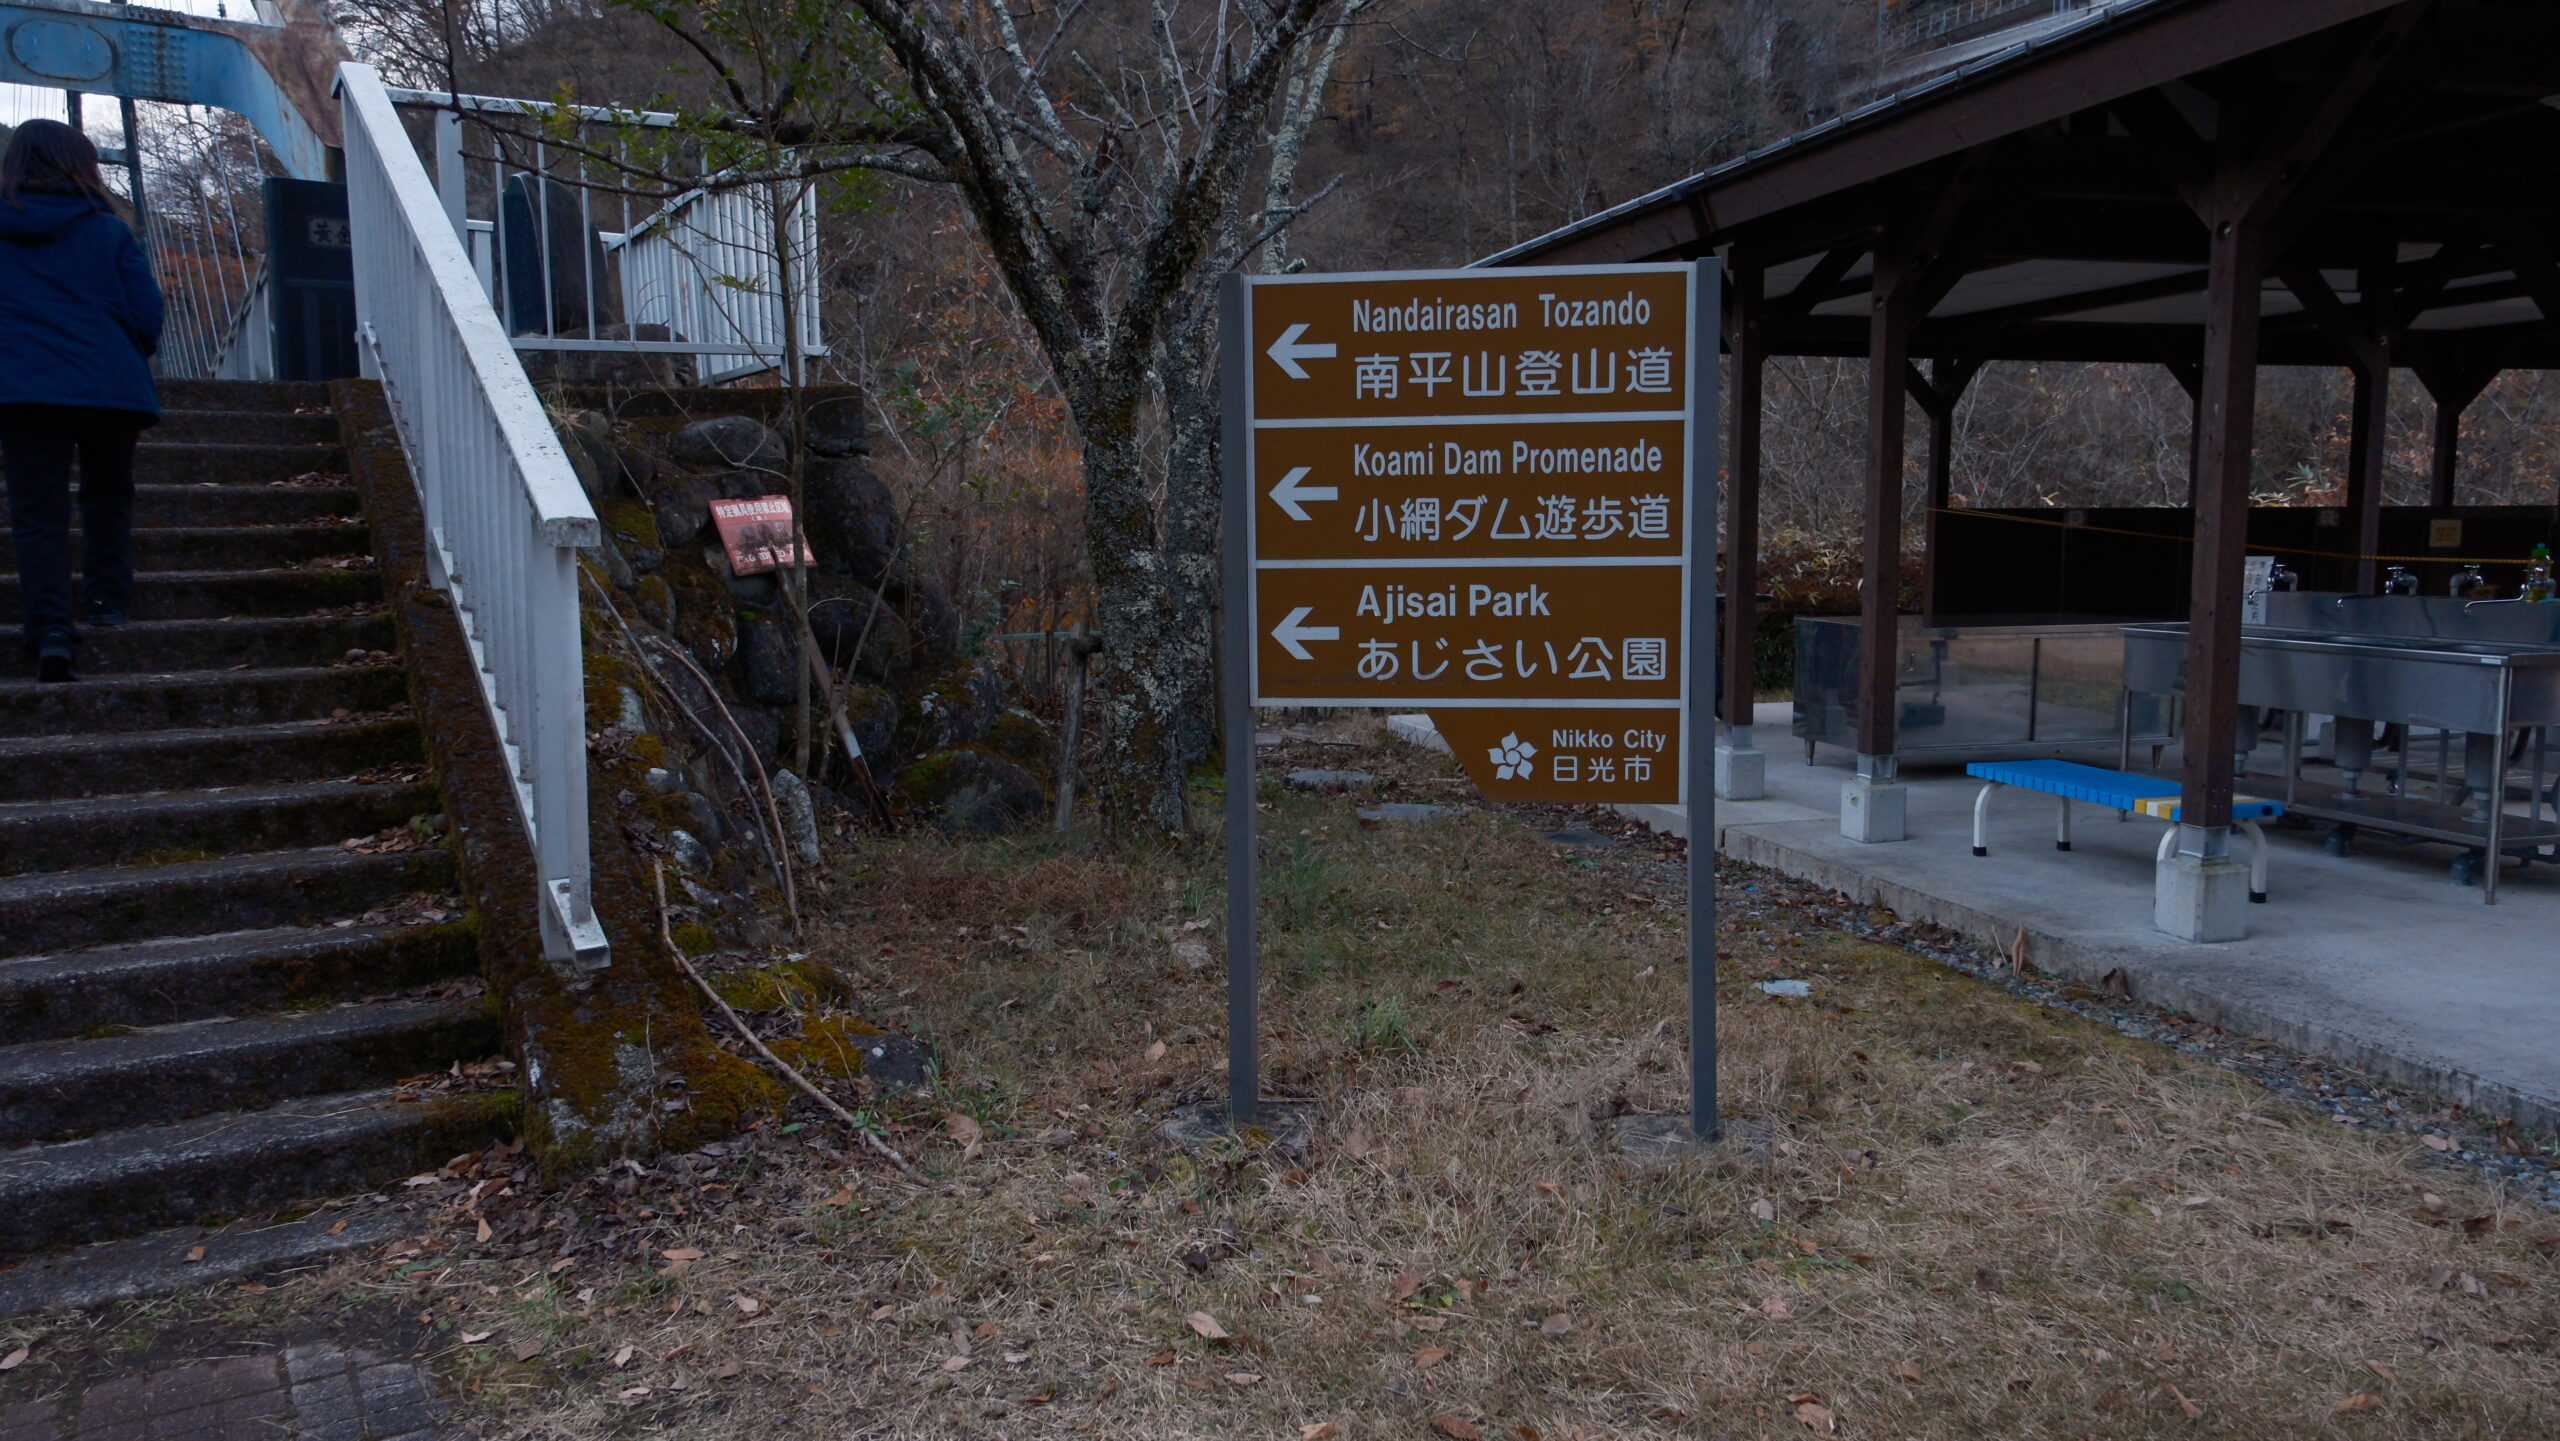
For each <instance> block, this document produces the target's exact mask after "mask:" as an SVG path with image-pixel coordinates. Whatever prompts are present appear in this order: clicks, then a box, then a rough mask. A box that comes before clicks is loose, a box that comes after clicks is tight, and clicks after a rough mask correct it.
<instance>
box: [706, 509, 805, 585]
mask: <svg viewBox="0 0 2560 1441" xmlns="http://www.w3.org/2000/svg"><path fill="white" fill-rule="evenodd" d="M711 523H712V524H713V525H716V526H718V527H719V528H720V544H721V547H722V548H723V549H725V550H727V551H728V552H729V573H730V574H731V575H762V574H763V573H765V572H766V571H769V570H780V569H781V568H782V567H784V566H786V565H789V564H790V563H791V542H792V539H793V534H794V531H795V530H796V529H797V527H795V526H794V525H793V524H792V520H791V497H789V496H787V495H759V496H757V497H756V498H755V499H753V500H715V501H713V502H711ZM799 540H800V563H801V564H802V565H816V564H817V563H818V557H817V556H816V555H815V554H814V553H812V552H811V551H810V549H809V541H808V538H807V537H805V536H802V537H799Z"/></svg>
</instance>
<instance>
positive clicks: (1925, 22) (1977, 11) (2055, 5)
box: [1889, 0, 2096, 46]
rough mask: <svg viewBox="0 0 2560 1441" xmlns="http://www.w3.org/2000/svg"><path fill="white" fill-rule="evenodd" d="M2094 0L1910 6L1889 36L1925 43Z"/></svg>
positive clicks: (1955, 0) (1957, 0) (1964, 0)
mask: <svg viewBox="0 0 2560 1441" xmlns="http://www.w3.org/2000/svg"><path fill="white" fill-rule="evenodd" d="M2093 3H2096V0H1951V3H1948V4H1942V5H1932V6H1929V7H1928V8H1926V9H1920V8H1918V7H1912V8H1911V9H1909V10H1906V11H1905V13H1903V14H1901V15H1897V16H1895V17H1894V18H1893V20H1892V21H1891V23H1890V27H1889V39H1890V40H1891V42H1892V43H1894V44H1896V45H1902V46H1917V45H1926V44H1929V43H1931V42H1932V41H1937V40H1944V39H1950V38H1953V37H1956V36H1959V35H1962V34H1964V33H1966V32H1968V31H1974V30H1988V29H1992V28H1994V27H1995V26H1997V25H2001V24H2014V23H2017V22H2018V21H2022V20H2027V19H2030V18H2033V17H2034V16H2038V15H2064V14H2068V13H2070V12H2071V11H2074V10H2082V9H2087V8H2088V7H2089V6H2090V5H2091V4H2093Z"/></svg>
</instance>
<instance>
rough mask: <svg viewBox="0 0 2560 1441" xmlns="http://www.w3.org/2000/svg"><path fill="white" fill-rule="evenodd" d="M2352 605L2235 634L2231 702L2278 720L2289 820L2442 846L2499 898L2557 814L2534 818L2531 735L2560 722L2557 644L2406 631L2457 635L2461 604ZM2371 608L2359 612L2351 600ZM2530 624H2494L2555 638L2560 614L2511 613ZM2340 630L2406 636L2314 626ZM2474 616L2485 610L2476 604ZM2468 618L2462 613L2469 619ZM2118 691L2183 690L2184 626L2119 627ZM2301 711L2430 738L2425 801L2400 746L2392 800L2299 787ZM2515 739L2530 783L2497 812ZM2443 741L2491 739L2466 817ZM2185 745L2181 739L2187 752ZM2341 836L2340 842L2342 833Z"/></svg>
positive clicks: (2536, 781)
mask: <svg viewBox="0 0 2560 1441" xmlns="http://www.w3.org/2000/svg"><path fill="white" fill-rule="evenodd" d="M2269 599H2270V600H2283V601H2288V602H2300V601H2305V600H2318V601H2327V600H2328V599H2329V598H2327V597H2301V596H2276V597H2270V598H2269ZM2349 599H2350V602H2351V603H2350V604H2349V605H2346V606H2338V605H2335V604H2325V605H2322V606H2312V605H2304V604H2291V605H2287V606H2282V607H2271V608H2270V616H2269V618H2270V619H2272V620H2282V621H2286V622H2291V624H2286V625H2270V626H2250V627H2248V628H2246V629H2244V630H2243V631H2242V632H2241V640H2240V704H2242V705H2243V706H2259V707H2264V708H2266V709H2269V710H2278V711H2283V712H2285V713H2286V729H2285V767H2284V769H2285V775H2284V800H2285V804H2286V808H2287V809H2288V810H2289V811H2292V812H2294V813H2296V814H2300V815H2304V816H2308V817H2312V818H2316V819H2326V820H2331V821H2335V822H2338V823H2339V824H2341V825H2343V826H2361V827H2369V828H2371V829H2374V830H2378V831H2386V832H2390V833H2393V834H2400V835H2410V836H2419V837H2423V838H2426V839H2430V840H2441V841H2450V842H2452V843H2454V844H2456V845H2460V846H2463V847H2465V848H2467V849H2468V850H2470V851H2473V852H2475V853H2476V854H2477V856H2478V858H2479V859H2480V860H2482V861H2485V862H2486V864H2485V865H2480V866H2479V867H2478V869H2479V870H2480V871H2481V879H2482V883H2483V899H2484V900H2485V901H2488V902H2491V903H2494V902H2495V901H2496V900H2497V895H2498V865H2497V858H2498V857H2500V856H2504V855H2514V854H2518V853H2524V854H2528V855H2529V854H2531V853H2533V852H2535V851H2538V850H2539V849H2540V848H2542V847H2544V846H2550V845H2555V844H2560V807H2555V808H2554V813H2553V815H2552V816H2551V817H2550V818H2548V819H2546V817H2545V814H2544V801H2545V798H2546V792H2545V785H2544V781H2543V772H2544V761H2545V748H2544V744H2543V730H2542V728H2543V727H2546V726H2560V641H2554V640H2540V641H2534V640H2511V639H2491V638H2483V637H2479V636H2475V635H2447V634H2442V633H2415V632H2417V631H2418V630H2419V628H2420V627H2426V626H2443V627H2447V628H2451V627H2453V626H2457V625H2463V624H2465V622H2464V621H2463V620H2462V619H2461V617H2460V604H2461V603H2460V602H2454V601H2428V600H2424V599H2422V598H2419V597H2396V596H2395V597H2350V598H2349ZM2362 601H2370V602H2372V603H2371V604H2369V605H2367V604H2356V603H2354V602H2362ZM2506 608H2507V609H2510V610H2531V611H2534V612H2537V614H2533V615H2529V616H2525V617H2522V618H2520V619H2518V620H2513V621H2500V622H2498V625H2499V626H2500V627H2502V628H2508V629H2512V630H2515V631H2526V630H2531V629H2536V628H2540V627H2543V626H2546V625H2551V626H2554V627H2555V628H2560V614H2553V615H2545V614H2540V612H2554V613H2560V605H2548V606H2531V607H2526V606H2510V607H2506ZM2324 609H2325V610H2327V611H2328V612H2330V613H2332V614H2334V615H2337V616H2339V617H2341V618H2342V620H2343V621H2345V622H2347V623H2352V624H2359V625H2360V624H2362V623H2364V622H2365V621H2367V620H2370V619H2374V618H2377V617H2386V616H2387V617H2391V618H2395V619H2396V620H2397V621H2398V622H2399V623H2400V624H2402V625H2404V626H2406V627H2408V629H2407V630H2404V631H2402V632H2400V633H2378V634H2377V633H2371V632H2363V631H2355V630H2348V629H2345V628H2343V626H2342V627H2341V628H2338V629H2328V630H2324V629H2320V628H2318V627H2317V626H2316V625H2315V624H2311V622H2316V621H2317V620H2318V619H2319V617H2320V613H2321V611H2322V610H2324ZM2481 609H2482V610H2483V611H2485V610H2486V609H2487V607H2485V606H2484V607H2482V608H2481ZM2478 613H2479V612H2474V614H2478ZM2124 637H2125V642H2124V666H2125V680H2124V684H2125V689H2126V690H2127V691H2128V692H2136V693H2147V694H2183V693H2184V692H2185V690H2186V666H2187V627H2186V626H2185V625H2184V624H2183V623H2175V622H2162V623H2158V624H2146V625H2128V626H2126V627H2125V628H2124ZM2306 715H2329V716H2338V717H2351V718H2355V719H2357V720H2365V721H2386V722H2392V723H2395V724H2398V725H2401V726H2403V727H2407V728H2410V729H2414V730H2428V731H2433V732H2435V733H2436V744H2437V748H2438V753H2439V759H2438V762H2437V770H2436V781H2435V798H2434V799H2433V800H2426V799H2423V798H2420V797H2418V796H2416V795H2413V794H2411V787H2410V785H2409V783H2408V754H2407V753H2408V750H2409V742H2408V740H2407V739H2406V738H2405V737H2406V735H2407V732H2406V731H2404V733H2403V734H2404V739H2403V741H2402V745H2401V759H2400V764H2399V773H2398V775H2397V776H2395V777H2394V779H2393V782H2392V792H2391V793H2390V794H2388V795H2381V796H2364V795H2360V794H2356V793H2354V792H2351V791H2345V790H2333V789H2331V788H2327V787H2318V786H2311V785H2308V784H2306V783H2305V782H2304V781H2303V780H2302V778H2301V769H2302V767H2301V752H2302V740H2303V737H2302V718H2303V717H2304V716H2306ZM2517 731H2527V732H2529V733H2530V736H2531V743H2530V745H2529V746H2528V747H2527V749H2528V750H2529V752H2530V756H2531V772H2530V778H2529V780H2528V782H2527V785H2526V787H2525V797H2526V801H2527V807H2528V809H2527V813H2526V814H2525V815H2522V816H2516V815H2511V814H2509V812H2508V810H2507V804H2506V802H2507V795H2506V790H2507V787H2506V771H2505V768H2504V767H2505V763H2506V758H2507V757H2508V756H2509V755H2510V754H2511V753H2512V751H2513V749H2514V746H2513V744H2512V742H2511V739H2510V738H2511V737H2512V736H2513V735H2514V733H2515V732H2517ZM2455 733H2463V734H2467V735H2493V736H2497V737H2499V738H2500V741H2499V743H2498V744H2497V746H2496V747H2495V748H2494V751H2493V752H2490V753H2489V754H2490V756H2491V761H2490V762H2489V763H2487V764H2488V765H2489V769H2490V770H2491V771H2492V772H2493V773H2494V776H2495V784H2494V785H2493V786H2492V787H2490V790H2492V791H2493V792H2494V794H2493V795H2491V796H2490V798H2489V799H2487V800H2485V801H2484V802H2483V803H2482V804H2481V805H2480V806H2479V807H2478V809H2477V811H2476V813H2475V812H2472V811H2467V810H2465V809H2464V808H2463V807H2462V806H2460V805H2458V804H2456V803H2454V801H2453V799H2452V798H2451V797H2450V796H2449V792H2448V780H2447V771H2448V769H2449V764H2448V762H2447V761H2446V760H2445V759H2444V757H2445V756H2446V755H2447V754H2448V753H2449V751H2450V748H2451V737H2452V735H2453V734H2455ZM2195 743H2196V737H2194V736H2193V735H2192V733H2191V734H2190V737H2189V744H2195ZM2350 834H2351V833H2350Z"/></svg>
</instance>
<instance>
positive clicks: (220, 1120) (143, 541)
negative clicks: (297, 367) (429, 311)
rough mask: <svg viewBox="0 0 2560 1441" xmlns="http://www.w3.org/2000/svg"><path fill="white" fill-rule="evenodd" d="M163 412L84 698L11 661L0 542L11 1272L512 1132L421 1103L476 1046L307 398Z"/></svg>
mask: <svg viewBox="0 0 2560 1441" xmlns="http://www.w3.org/2000/svg"><path fill="white" fill-rule="evenodd" d="M163 389H164V400H165V402H166V403H167V405H168V406H169V411H168V415H167V417H166V419H165V420H164V421H163V423H162V424H161V425H160V426H158V427H157V428H155V429H153V430H150V431H148V432H145V434H144V444H143V446H142V450H141V454H140V457H139V460H138V464H137V474H136V487H137V491H136V501H135V513H134V525H135V530H136V537H135V549H136V552H137V567H136V569H137V578H136V585H135V590H136V594H135V596H134V598H133V607H132V613H133V621H132V623H131V624H130V625H128V626H125V627H123V628H122V629H118V630H104V631H101V630H91V631H89V632H87V633H86V636H85V639H84V644H83V646H82V648H81V655H80V663H81V668H82V676H83V678H82V679H81V680H80V681H78V682H76V683H73V684H69V685H41V684H39V683H37V682H36V681H35V679H34V678H33V675H32V672H31V671H30V670H29V669H28V668H27V667H26V666H25V665H24V663H23V662H21V661H20V660H19V658H18V654H17V650H16V646H15V644H14V640H15V635H16V629H17V617H18V614H19V610H18V604H19V598H18V580H17V575H16V565H17V559H16V555H15V553H14V549H13V548H11V547H10V546H9V544H8V541H7V538H6V535H5V533H0V620H4V621H5V622H6V626H7V631H6V634H7V637H8V639H9V640H10V642H11V643H10V644H8V645H7V646H5V647H0V1257H13V1256H22V1255H25V1254H27V1253H30V1252H33V1251H37V1250H41V1249H44V1248H48V1247H53V1246H59V1245H63V1244H66V1243H73V1242H86V1241H94V1240H100V1239H105V1238H108V1237H113V1236H118V1235H126V1234H133V1233H138V1232H142V1231H146V1230H150V1229H153V1228H157V1227H163V1226H171V1225H178V1224H184V1223H203V1222H207V1221H213V1220H219V1219H223V1218H227V1217H232V1216H243V1215H252V1214H258V1213H263V1212H270V1211H275V1210H278V1209H281V1208H287V1207H291V1206H292V1205H294V1204H295V1203H297V1202H302V1201H308V1200H316V1199H319V1198H322V1197H327V1196H332V1195H340V1194H344V1193H347V1192H350V1191H358V1190H364V1189H367V1188H370V1187H373V1186H375V1185H377V1184H379V1183H381V1182H383V1181H386V1180H389V1179H391V1178H394V1177H398V1176H404V1175H408V1174H412V1173H414V1172H416V1171H419V1170H421V1169H432V1168H434V1167H435V1166H437V1165H439V1164H441V1163H442V1162H444V1161H445V1160H447V1159H449V1158H450V1157H452V1156H454V1155H455V1154H457V1153H459V1152H462V1151H467V1150H472V1149H475V1148H477V1147H481V1146H485V1145H486V1144H488V1143H489V1141H491V1140H492V1139H494V1138H495V1137H496V1136H497V1135H498V1134H499V1133H500V1132H501V1131H502V1130H503V1129H504V1128H505V1123H506V1118H507V1114H508V1107H507V1097H506V1096H505V1095H504V1093H496V1092H491V1091H489V1090H486V1089H477V1090H473V1089H465V1088H457V1087H454V1086H452V1085H450V1084H440V1083H439V1082H437V1081H436V1080H435V1079H434V1078H433V1077H432V1076H430V1075H429V1074H428V1073H446V1074H448V1075H449V1074H450V1073H451V1072H452V1070H453V1068H454V1067H455V1065H456V1063H457V1062H461V1063H473V1062H478V1061H481V1060H483V1059H485V1058H487V1057H489V1056H491V1055H492V1053H494V1052H495V1051H496V1050H497V1047H498V1032H497V1026H496V1024H495V1022H494V1020H493V1019H492V1017H491V1015H490V1012H489V1010H488V1007H487V1005H486V1003H485V1001H484V999H483V997H482V996H481V995H480V987H479V981H478V961H477V956H476V953H475V950H474V942H473V936H472V933H471V930H470V927H469V925H468V924H467V922H466V921H465V920H464V905H463V902H462V900H461V898H460V896H459V895H458V894H457V890H458V886H457V881H456V876H455V869H454V861H453V857H452V854H451V853H450V851H449V849H448V848H447V845H446V843H445V841H444V839H443V837H442V836H441V834H439V833H438V828H437V825H436V821H437V820H438V819H440V818H438V817H437V816H436V813H437V811H438V810H439V804H438V797H437V790H436V785H435V782H434V780H433V778H432V777H431V776H430V775H429V773H428V771H427V767H426V765H425V754H424V751H423V750H422V748H421V746H420V743H419V735H418V723H417V721H416V719H415V718H414V717H412V716H411V715H410V714H409V713H408V698H407V695H408V693H407V687H406V678H405V676H404V674H403V672H402V670H401V667H400V663H399V661H398V659H397V658H396V657H393V656H390V655H388V654H386V653H387V652H390V651H391V650H393V649H394V647H395V645H396V640H395V638H394V635H393V631H392V626H391V621H390V619H389V617H388V615H387V614H386V613H385V612H384V610H383V607H382V603H381V602H382V591H381V583H380V580H379V578H378V577H377V575H376V574H375V572H374V570H373V567H372V563H371V555H370V552H371V549H372V540H371V536H370V534H369V533H368V532H367V530H366V528H365V523H364V518H363V516H362V515H361V514H360V509H361V507H360V505H359V503H358V497H357V492H356V491H355V490H354V489H353V488H351V487H350V486H349V484H348V483H347V480H346V476H345V474H344V472H345V470H346V457H345V454H344V452H343V451H342V450H341V449H340V448H339V446H338V431H337V422H336V420H335V419H334V418H333V417H332V416H330V415H329V414H328V413H327V405H328V396H327V391H326V390H325V389H324V388H323V387H320V386H316V385H287V384H257V385H252V384H240V383H217V382H170V383H168V384H167V385H165V386H164V388H163ZM484 1074H485V1070H484ZM404 1081H406V1082H408V1084H406V1085H403V1084H402V1083H403V1082H404Z"/></svg>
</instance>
